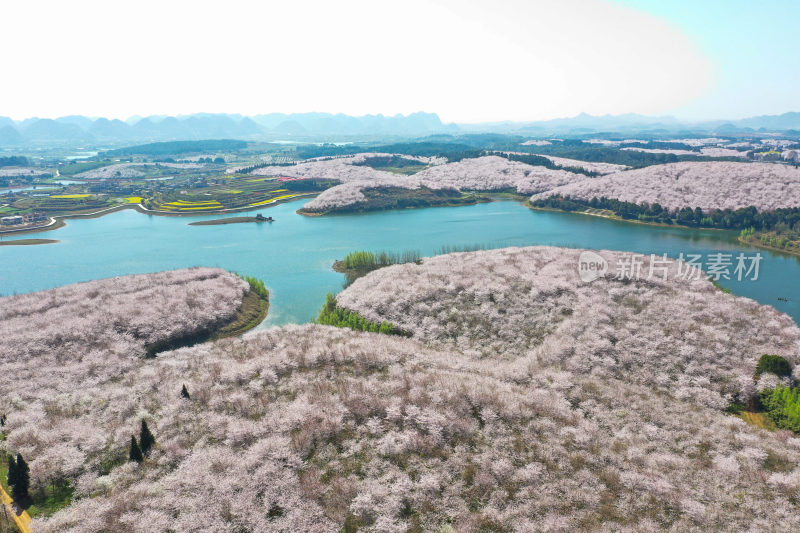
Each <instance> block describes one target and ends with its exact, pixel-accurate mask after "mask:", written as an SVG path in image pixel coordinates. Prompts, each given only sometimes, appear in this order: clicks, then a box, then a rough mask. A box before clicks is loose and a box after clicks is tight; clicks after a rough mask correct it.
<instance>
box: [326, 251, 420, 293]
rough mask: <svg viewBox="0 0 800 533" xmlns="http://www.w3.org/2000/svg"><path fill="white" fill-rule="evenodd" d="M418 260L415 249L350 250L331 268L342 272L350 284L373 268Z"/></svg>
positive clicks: (418, 255) (417, 253)
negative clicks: (395, 250)
mask: <svg viewBox="0 0 800 533" xmlns="http://www.w3.org/2000/svg"><path fill="white" fill-rule="evenodd" d="M420 261H421V257H420V254H419V252H415V251H405V252H402V253H393V252H377V253H375V252H364V251H360V252H350V253H349V254H347V255H346V256H345V257H344V259H342V260H340V261H336V262H334V263H333V270H335V271H336V272H339V273H341V274H344V275H345V278H346V280H347V283H346V284H347V285H350V284H351V283H353V282H354V281H355V280H357V279H358V278H360V277H361V276H365V275H367V274H368V273H370V272H372V271H373V270H377V269H379V268H383V267H385V266H390V265H399V264H403V263H419V262H420Z"/></svg>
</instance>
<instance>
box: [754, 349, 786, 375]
mask: <svg viewBox="0 0 800 533" xmlns="http://www.w3.org/2000/svg"><path fill="white" fill-rule="evenodd" d="M765 372H769V373H771V374H775V375H777V376H791V375H792V366H791V365H790V364H789V361H787V360H786V359H785V358H783V357H781V356H780V355H769V354H765V355H762V356H761V359H759V360H758V364H757V365H756V375H761V374H763V373H765Z"/></svg>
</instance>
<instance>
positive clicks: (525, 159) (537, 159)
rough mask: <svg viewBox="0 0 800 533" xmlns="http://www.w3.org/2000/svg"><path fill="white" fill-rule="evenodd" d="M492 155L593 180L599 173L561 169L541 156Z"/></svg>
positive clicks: (577, 168)
mask: <svg viewBox="0 0 800 533" xmlns="http://www.w3.org/2000/svg"><path fill="white" fill-rule="evenodd" d="M493 155H499V156H501V157H505V158H506V159H508V160H509V161H519V162H520V163H525V164H526V165H534V166H542V167H546V168H549V169H552V170H566V171H568V172H574V173H576V174H585V175H586V176H589V177H590V178H594V177H597V176H599V175H600V173H599V172H593V171H591V170H586V169H585V168H581V167H561V166H559V165H556V164H555V163H553V162H552V161H551V160H549V159H548V158H546V157H543V156H541V155H535V154H524V155H523V154H512V153H505V152H496V153H493Z"/></svg>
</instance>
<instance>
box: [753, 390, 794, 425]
mask: <svg viewBox="0 0 800 533" xmlns="http://www.w3.org/2000/svg"><path fill="white" fill-rule="evenodd" d="M759 399H760V400H761V405H763V406H764V410H765V411H766V412H767V415H769V417H770V418H771V419H772V421H773V422H775V425H776V426H778V427H779V428H784V429H790V430H792V431H794V432H795V433H800V389H798V388H795V387H783V386H781V385H779V386H777V387H775V388H774V389H766V390H763V391H761V394H760V396H759Z"/></svg>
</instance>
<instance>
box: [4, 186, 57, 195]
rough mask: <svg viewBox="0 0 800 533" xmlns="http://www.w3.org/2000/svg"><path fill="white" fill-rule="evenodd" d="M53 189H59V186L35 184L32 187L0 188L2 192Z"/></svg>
mask: <svg viewBox="0 0 800 533" xmlns="http://www.w3.org/2000/svg"><path fill="white" fill-rule="evenodd" d="M53 189H58V187H52V186H47V185H34V186H30V187H15V188H13V189H0V194H8V193H10V192H13V193H18V192H23V191H51V190H53Z"/></svg>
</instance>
